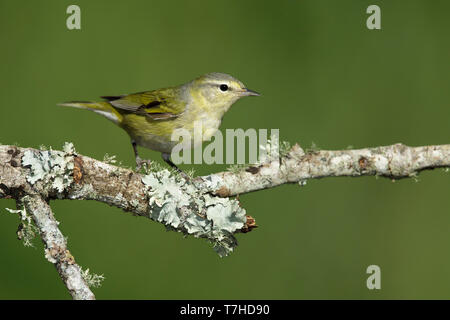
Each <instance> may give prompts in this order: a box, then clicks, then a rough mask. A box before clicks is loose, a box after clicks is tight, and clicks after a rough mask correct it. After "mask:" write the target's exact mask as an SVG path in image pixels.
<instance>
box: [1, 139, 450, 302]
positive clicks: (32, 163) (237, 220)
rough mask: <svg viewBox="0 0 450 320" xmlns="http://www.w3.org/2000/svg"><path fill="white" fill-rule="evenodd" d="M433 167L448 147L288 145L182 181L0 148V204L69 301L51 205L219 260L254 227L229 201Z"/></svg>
mask: <svg viewBox="0 0 450 320" xmlns="http://www.w3.org/2000/svg"><path fill="white" fill-rule="evenodd" d="M439 167H447V168H448V167H450V145H439V146H425V147H407V146H405V145H402V144H396V145H392V146H386V147H377V148H367V149H359V150H339V151H325V150H320V151H308V152H304V151H303V150H302V149H301V148H300V146H298V145H295V146H294V147H292V148H291V149H290V150H288V151H287V152H283V154H282V155H281V156H280V157H278V156H277V157H276V158H273V159H269V160H268V161H266V162H265V163H261V164H258V165H254V166H250V167H247V168H246V169H242V170H239V171H235V172H220V173H214V174H211V175H208V176H204V177H197V178H195V179H193V180H191V181H187V180H186V179H185V178H184V177H182V176H180V175H178V174H175V173H173V172H170V171H168V170H166V169H163V170H160V171H155V172H147V173H146V174H140V173H137V172H134V171H132V170H130V169H126V168H121V167H118V166H114V165H112V164H109V163H105V162H101V161H98V160H95V159H92V158H89V157H86V156H82V155H79V154H76V152H75V150H74V149H73V146H72V144H66V145H65V146H64V149H63V151H54V150H36V149H30V148H19V147H16V146H6V145H0V198H14V199H16V200H17V201H19V202H20V203H22V204H23V205H24V207H25V209H26V210H28V211H29V214H31V215H32V217H33V220H34V222H35V224H36V226H37V228H38V230H39V233H40V235H41V237H42V239H43V241H44V243H45V244H46V257H47V258H48V259H49V260H50V261H52V262H54V263H55V264H56V266H57V269H58V271H59V273H60V274H61V277H62V278H63V280H64V282H65V283H66V285H67V287H68V288H69V290H70V291H71V294H72V295H73V296H74V298H93V297H94V296H93V294H92V292H90V291H89V288H88V287H87V286H86V283H85V281H83V279H82V278H83V276H82V274H81V273H80V272H81V269H80V268H79V267H78V266H77V265H76V264H75V263H74V262H73V257H72V256H71V255H70V253H69V252H68V250H67V248H66V243H65V240H64V237H63V235H62V234H61V232H60V231H59V230H58V228H57V222H56V220H55V219H54V217H53V214H52V212H51V209H50V206H49V205H48V201H50V200H54V199H74V200H75V199H76V200H96V201H101V202H104V203H107V204H109V205H111V206H115V207H118V208H121V209H123V210H125V211H129V212H132V213H134V214H136V215H140V216H143V217H147V218H150V219H152V220H155V221H158V222H160V223H162V224H164V225H165V226H166V227H167V228H168V229H170V230H174V231H178V232H183V233H184V234H188V235H193V236H196V237H200V238H206V239H208V240H209V241H211V242H212V243H213V245H214V249H215V250H216V251H217V252H218V253H219V255H221V256H223V255H227V254H228V253H230V252H231V251H232V250H233V249H234V248H235V247H236V245H237V242H236V239H235V237H234V234H235V233H237V232H248V231H250V230H252V228H254V227H255V226H256V225H255V221H254V219H253V218H252V217H250V216H248V215H246V212H245V209H243V208H242V207H241V206H240V204H239V201H238V200H237V199H232V198H230V197H231V196H234V195H239V194H243V193H247V192H252V191H256V190H261V189H267V188H272V187H275V186H278V185H281V184H286V183H300V184H304V182H305V181H306V180H308V179H314V178H324V177H336V176H353V177H356V176H368V175H376V176H382V177H388V178H390V179H400V178H405V177H412V176H415V175H417V174H418V173H419V172H420V171H422V170H426V169H434V168H439ZM72 262H73V263H72ZM83 283H84V285H83Z"/></svg>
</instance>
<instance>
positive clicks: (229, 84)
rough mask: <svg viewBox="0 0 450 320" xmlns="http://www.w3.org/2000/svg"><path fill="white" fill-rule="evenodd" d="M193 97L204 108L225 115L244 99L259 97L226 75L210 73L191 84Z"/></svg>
mask: <svg viewBox="0 0 450 320" xmlns="http://www.w3.org/2000/svg"><path fill="white" fill-rule="evenodd" d="M189 86H190V91H191V95H192V96H193V98H194V100H196V101H195V102H196V103H198V104H200V105H201V106H202V108H205V109H207V110H211V111H212V110H214V111H217V112H223V113H225V112H226V111H227V110H228V109H229V108H230V107H231V105H232V104H233V103H235V102H236V101H237V100H239V99H240V98H242V97H247V96H259V93H257V92H255V91H252V90H249V89H247V88H246V87H245V85H244V84H243V83H242V82H241V81H239V80H238V79H236V78H233V77H232V76H230V75H228V74H225V73H208V74H205V75H203V76H201V77H199V78H197V79H195V80H193V81H192V82H190V83H189Z"/></svg>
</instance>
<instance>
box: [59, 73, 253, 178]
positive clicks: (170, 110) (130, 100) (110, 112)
mask: <svg viewBox="0 0 450 320" xmlns="http://www.w3.org/2000/svg"><path fill="white" fill-rule="evenodd" d="M246 96H259V93H257V92H255V91H252V90H249V89H247V88H246V87H245V86H244V84H243V83H242V82H241V81H239V80H237V79H236V78H233V77H232V76H230V75H228V74H225V73H208V74H205V75H203V76H201V77H199V78H197V79H194V80H192V81H190V82H188V83H186V84H183V85H180V86H176V87H170V88H164V89H157V90H153V91H145V92H138V93H133V94H127V95H120V96H103V97H101V98H103V99H104V100H105V101H102V102H86V101H72V102H66V103H61V104H59V105H60V106H65V107H75V108H81V109H87V110H91V111H94V112H95V113H98V114H100V115H102V116H104V117H106V118H107V119H109V120H111V121H112V122H114V123H115V124H117V125H118V126H119V127H121V128H122V129H124V130H125V131H126V132H127V133H128V135H129V136H130V138H131V144H132V146H133V150H134V156H135V159H136V169H137V170H139V169H140V168H141V166H142V165H143V164H144V163H146V164H147V165H149V164H150V161H149V160H143V159H141V158H140V157H139V154H138V151H137V146H142V147H145V148H148V149H151V150H154V151H159V152H161V154H162V158H163V160H164V161H165V162H167V163H168V164H169V165H170V166H171V167H173V168H175V169H176V170H178V171H180V172H181V170H180V169H178V167H177V166H176V165H175V164H174V163H173V162H172V160H171V159H170V154H171V151H172V149H173V148H174V146H175V145H177V144H178V141H172V140H171V136H172V133H173V132H174V130H176V129H184V130H187V132H189V133H190V136H191V137H192V139H191V144H190V145H191V146H193V147H196V145H194V142H195V141H194V123H195V122H197V123H198V122H199V121H200V123H201V127H202V135H201V136H202V141H207V140H209V139H210V138H211V137H212V136H213V135H214V133H215V132H216V131H217V130H218V129H219V126H220V123H221V121H222V117H223V116H224V114H225V112H227V111H228V109H229V108H230V107H231V105H232V104H233V103H235V102H236V101H237V100H239V99H240V98H242V97H246Z"/></svg>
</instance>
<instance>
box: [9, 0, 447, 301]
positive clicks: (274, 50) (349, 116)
mask: <svg viewBox="0 0 450 320" xmlns="http://www.w3.org/2000/svg"><path fill="white" fill-rule="evenodd" d="M70 4H77V5H79V6H80V7H81V26H82V29H81V30H73V31H70V30H68V29H67V28H66V18H67V17H68V15H67V14H66V8H67V6H68V5H70ZM370 4H378V5H379V6H380V7H381V18H382V30H368V29H367V28H366V19H367V17H368V15H367V14H366V8H367V7H368V6H369V5H370ZM449 12H450V2H449V1H425V0H422V1H406V0H404V1H400V0H397V1H363V0H353V1H350V0H346V1H332V0H329V1H324V0H322V1H313V0H310V1H300V0H298V1H292V0H290V1H288V0H284V1H270V2H269V1H256V0H254V1H162V0H161V1H144V0H141V1H137V0H133V1H122V2H119V1H106V0H103V1H99V0H96V1H92V0H91V1H87V0H85V1H66V0H54V1H48V0H47V1H39V2H38V1H23V0H22V1H19V0H14V1H13V0H1V1H0V43H1V47H0V48H1V49H0V61H1V63H0V90H1V91H0V93H1V94H0V110H1V116H0V142H1V143H3V144H13V143H17V144H19V145H20V146H23V147H39V146H40V145H46V146H52V147H53V148H55V149H60V148H61V147H62V145H63V143H64V142H65V141H71V142H73V143H74V144H75V147H76V149H77V151H78V152H80V153H82V154H84V155H88V156H91V157H94V158H97V159H103V156H104V155H105V153H109V154H114V155H116V156H117V158H118V160H120V161H122V162H123V164H124V165H127V166H131V165H133V161H134V159H133V153H132V149H131V147H130V144H129V138H128V136H127V135H126V133H125V132H124V131H122V130H120V129H118V128H116V127H115V126H114V124H112V123H110V122H109V121H107V120H105V119H103V118H102V117H100V116H98V115H95V114H93V113H90V112H87V111H80V110H75V109H69V108H59V107H57V106H56V103H58V102H63V101H68V100H91V99H96V98H97V97H98V96H100V95H114V94H122V93H131V92H138V91H143V90H149V89H156V88H161V87H165V86H171V85H177V84H181V83H184V82H186V81H188V80H191V79H192V78H194V77H197V76H199V75H201V74H203V73H206V72H213V71H215V72H225V73H229V74H232V75H234V76H236V77H237V78H239V79H240V80H242V81H243V82H244V83H245V84H247V85H248V87H250V88H252V89H254V90H257V91H259V92H261V93H262V94H263V96H261V97H259V98H253V99H244V100H242V101H240V102H238V103H237V104H236V105H235V106H234V107H233V108H232V109H231V110H230V111H229V112H228V114H227V115H226V116H225V118H224V121H223V122H222V130H224V129H225V128H244V129H246V128H257V129H258V128H279V129H280V135H281V138H282V139H283V140H288V141H290V142H299V143H300V144H301V145H302V146H303V147H310V146H311V144H312V143H313V142H314V143H315V144H316V145H317V146H318V147H319V148H322V149H345V148H347V147H348V146H350V145H351V146H353V147H355V148H360V147H370V146H379V145H389V144H393V143H397V142H402V143H405V144H408V145H413V146H418V145H427V144H446V143H450V140H449V134H450V128H449V125H448V124H449V122H448V121H449V117H450V108H449V101H450V99H449V98H450V90H449V84H450V77H449V75H450V72H449V71H450V68H449V56H450V55H449V53H450V41H449V31H450V26H449V23H450V22H449V19H448V14H449ZM141 152H142V154H143V155H144V156H146V157H150V158H154V159H157V160H158V161H160V155H159V154H158V153H155V152H152V151H148V150H142V149H141ZM161 162H162V161H161ZM190 167H192V166H187V165H186V166H182V168H185V169H187V168H190ZM194 167H195V169H196V172H197V174H199V175H201V174H207V173H211V172H215V171H218V170H223V169H225V166H219V165H217V166H206V165H203V166H201V165H197V166H194ZM449 174H450V173H445V172H444V171H443V170H434V171H432V172H423V173H422V174H420V176H419V181H418V182H417V181H415V180H413V179H408V180H401V181H397V182H395V183H393V182H391V181H389V180H387V179H376V178H374V177H364V178H327V179H322V180H314V181H308V183H307V185H306V186H304V187H300V186H298V185H285V186H282V187H279V188H275V189H271V190H265V191H260V192H256V193H252V194H247V195H243V196H241V201H242V204H243V205H244V207H245V208H246V210H247V212H248V214H250V215H252V216H254V217H255V218H256V221H257V224H258V225H259V226H260V228H258V229H256V230H254V231H252V232H251V233H248V234H240V235H238V240H239V243H240V246H239V247H238V248H237V250H236V251H235V252H234V253H233V254H232V255H231V256H229V257H226V258H219V257H218V256H217V255H216V254H215V252H214V251H213V250H212V248H211V246H210V245H209V244H208V243H207V242H206V241H204V240H200V239H195V238H186V239H183V237H182V235H181V234H177V233H174V232H166V231H165V229H164V227H163V226H162V225H160V224H158V223H155V222H152V221H150V220H148V219H145V218H140V217H134V216H132V215H131V214H129V213H124V212H122V211H121V210H119V209H116V208H112V207H109V206H107V205H105V204H102V203H97V202H90V201H53V202H52V208H53V209H54V212H55V214H56V217H57V219H58V220H59V221H60V223H61V224H60V227H61V229H62V231H63V233H64V234H65V235H66V236H68V244H69V249H70V251H71V252H72V253H73V254H74V256H75V258H76V260H77V262H78V263H79V264H80V265H81V266H83V267H84V268H87V267H88V268H90V270H91V271H92V272H94V273H99V274H104V275H105V277H106V280H105V281H104V283H103V285H102V287H101V288H99V289H94V292H95V294H96V296H97V298H99V299H219V298H221V299H305V298H325V299H328V298H343V299H348V298H350V299H355V298H362V299H379V298H388V299H391V298H398V299H403V298H450V250H449V249H450V232H449V226H450V212H449V211H450V210H449V209H450V197H449V196H448V192H449V189H448V186H449V178H450V176H449ZM14 207H15V204H14V202H13V201H12V200H0V242H1V244H0V248H1V258H0V259H1V260H0V298H2V299H70V295H69V294H68V292H67V290H66V289H65V287H64V285H63V284H62V281H61V280H60V279H59V277H58V274H57V272H56V270H55V268H54V266H53V265H52V264H50V263H49V262H47V261H46V260H45V259H44V257H43V246H42V243H41V242H40V240H39V239H35V241H34V243H35V248H25V247H23V245H22V243H21V242H20V241H18V240H17V239H16V235H15V232H16V229H17V225H18V222H19V221H18V217H17V216H16V215H13V214H11V213H8V212H7V211H6V210H5V209H4V208H14ZM371 264H376V265H379V266H380V267H381V272H382V277H381V279H382V280H381V281H382V284H381V285H382V289H381V290H378V291H377V290H375V291H369V290H368V289H367V288H366V279H367V277H368V275H367V274H366V273H365V271H366V268H367V266H369V265H371Z"/></svg>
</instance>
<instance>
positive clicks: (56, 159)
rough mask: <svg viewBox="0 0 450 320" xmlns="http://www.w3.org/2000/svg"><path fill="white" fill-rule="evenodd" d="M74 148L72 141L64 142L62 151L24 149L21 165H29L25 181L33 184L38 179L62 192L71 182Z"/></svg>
mask: <svg viewBox="0 0 450 320" xmlns="http://www.w3.org/2000/svg"><path fill="white" fill-rule="evenodd" d="M74 155H75V149H74V147H73V144H72V143H68V142H66V143H65V144H64V147H63V152H61V151H52V150H40V151H35V150H26V151H25V152H24V155H23V157H22V165H23V166H24V167H26V166H29V167H30V173H29V174H28V176H27V181H28V182H29V183H30V184H32V185H33V184H35V183H36V182H38V181H42V183H43V184H44V185H45V186H46V187H50V188H51V189H52V190H54V191H57V192H58V193H61V192H63V191H64V190H65V189H66V188H67V187H69V186H70V185H71V183H72V182H73V177H72V172H73V168H74V162H73V159H74Z"/></svg>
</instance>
